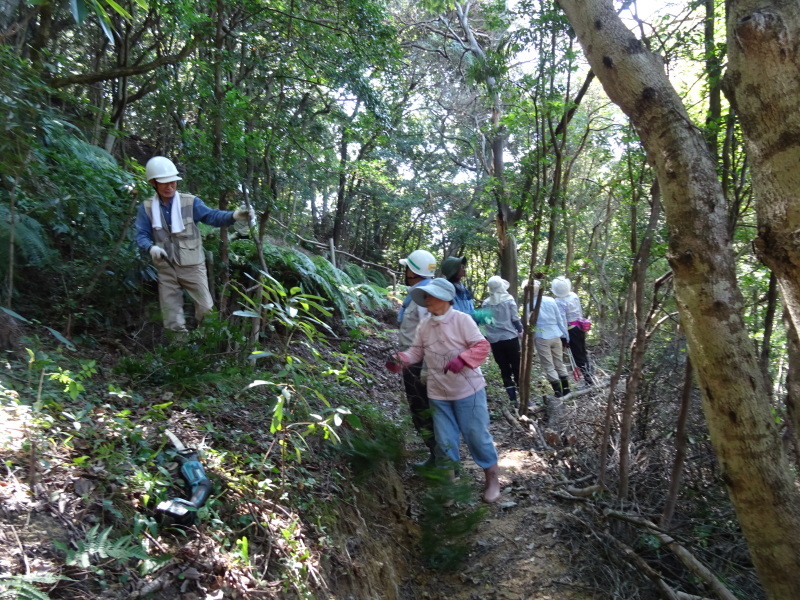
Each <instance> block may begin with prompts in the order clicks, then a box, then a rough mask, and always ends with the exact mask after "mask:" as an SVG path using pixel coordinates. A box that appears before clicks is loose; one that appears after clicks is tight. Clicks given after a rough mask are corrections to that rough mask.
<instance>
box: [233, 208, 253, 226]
mask: <svg viewBox="0 0 800 600" xmlns="http://www.w3.org/2000/svg"><path fill="white" fill-rule="evenodd" d="M233 219H234V221H244V222H249V223H250V227H255V226H256V211H255V210H254V209H252V208H245V207H242V208H237V209H236V210H235V211H233Z"/></svg>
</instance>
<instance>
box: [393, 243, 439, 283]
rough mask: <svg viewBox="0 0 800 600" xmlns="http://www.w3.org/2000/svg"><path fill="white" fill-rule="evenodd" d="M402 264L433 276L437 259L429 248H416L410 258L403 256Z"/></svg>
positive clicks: (426, 275) (417, 272)
mask: <svg viewBox="0 0 800 600" xmlns="http://www.w3.org/2000/svg"><path fill="white" fill-rule="evenodd" d="M400 264H401V265H403V266H404V267H408V268H409V269H411V271H412V272H414V273H416V274H417V275H422V276H423V277H433V273H434V271H436V259H435V258H434V257H433V254H431V253H430V252H428V251H427V250H414V251H413V252H412V253H411V254H409V255H408V258H401V259H400Z"/></svg>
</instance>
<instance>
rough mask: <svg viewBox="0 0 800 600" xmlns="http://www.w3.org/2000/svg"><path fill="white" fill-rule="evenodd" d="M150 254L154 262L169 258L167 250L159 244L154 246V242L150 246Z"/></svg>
mask: <svg viewBox="0 0 800 600" xmlns="http://www.w3.org/2000/svg"><path fill="white" fill-rule="evenodd" d="M150 256H151V257H152V258H153V260H154V261H155V262H159V261H161V260H168V259H169V257H168V256H167V251H166V250H164V249H163V248H161V247H159V246H156V245H155V244H153V245H152V246H150Z"/></svg>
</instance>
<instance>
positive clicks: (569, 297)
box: [550, 275, 594, 385]
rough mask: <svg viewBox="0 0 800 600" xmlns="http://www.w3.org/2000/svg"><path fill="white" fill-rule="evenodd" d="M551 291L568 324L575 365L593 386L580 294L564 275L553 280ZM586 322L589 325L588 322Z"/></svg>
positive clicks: (585, 379)
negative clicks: (574, 290) (583, 327)
mask: <svg viewBox="0 0 800 600" xmlns="http://www.w3.org/2000/svg"><path fill="white" fill-rule="evenodd" d="M550 289H551V290H552V292H553V295H554V296H555V297H556V298H555V300H556V304H558V308H559V309H560V310H561V314H562V315H564V320H565V321H566V322H567V333H569V347H570V350H571V351H572V358H574V359H575V364H576V365H578V368H579V369H580V370H581V373H583V379H584V381H585V382H586V384H587V385H592V384H593V383H594V380H593V379H592V374H591V369H590V368H589V359H588V357H587V356H586V333H585V332H584V330H583V329H582V326H581V323H582V322H584V321H585V319H584V318H583V308H582V307H581V300H580V298H578V294H576V293H575V292H573V291H572V284H571V283H570V281H569V279H567V278H566V277H564V276H563V275H562V276H560V277H556V278H555V279H554V280H553V283H552V284H550ZM586 322H587V323H588V321H586Z"/></svg>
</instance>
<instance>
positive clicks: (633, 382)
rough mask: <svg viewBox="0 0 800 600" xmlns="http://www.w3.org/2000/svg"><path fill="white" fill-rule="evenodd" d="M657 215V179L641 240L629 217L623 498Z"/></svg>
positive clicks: (641, 363) (644, 344)
mask: <svg viewBox="0 0 800 600" xmlns="http://www.w3.org/2000/svg"><path fill="white" fill-rule="evenodd" d="M660 215H661V200H660V193H659V186H658V181H656V182H655V184H654V185H653V190H652V203H651V209H650V220H649V221H648V223H647V230H646V231H645V234H644V236H643V237H642V241H641V244H638V246H639V247H638V248H637V247H636V246H637V243H636V235H635V232H636V211H635V210H632V216H633V218H632V219H631V236H632V237H631V254H634V255H635V256H636V260H634V261H633V267H632V269H631V271H632V272H631V286H632V290H633V293H632V301H633V307H632V308H633V315H634V318H635V321H636V332H635V334H634V337H633V343H632V344H631V367H630V369H631V374H630V377H628V385H627V386H625V400H624V402H623V404H622V420H621V422H620V428H619V490H618V493H617V497H618V498H619V499H621V500H624V499H625V498H626V497H627V496H628V482H629V476H630V443H631V429H632V424H633V408H634V405H635V404H636V394H637V392H638V391H639V385H640V384H641V382H642V377H643V371H644V357H645V352H646V351H647V342H648V337H647V322H648V320H649V319H648V316H649V315H648V311H647V310H646V308H645V294H644V292H645V286H646V281H647V266H648V265H649V264H650V249H651V248H652V246H653V234H654V233H655V230H656V226H657V225H658V221H659V218H660Z"/></svg>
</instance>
